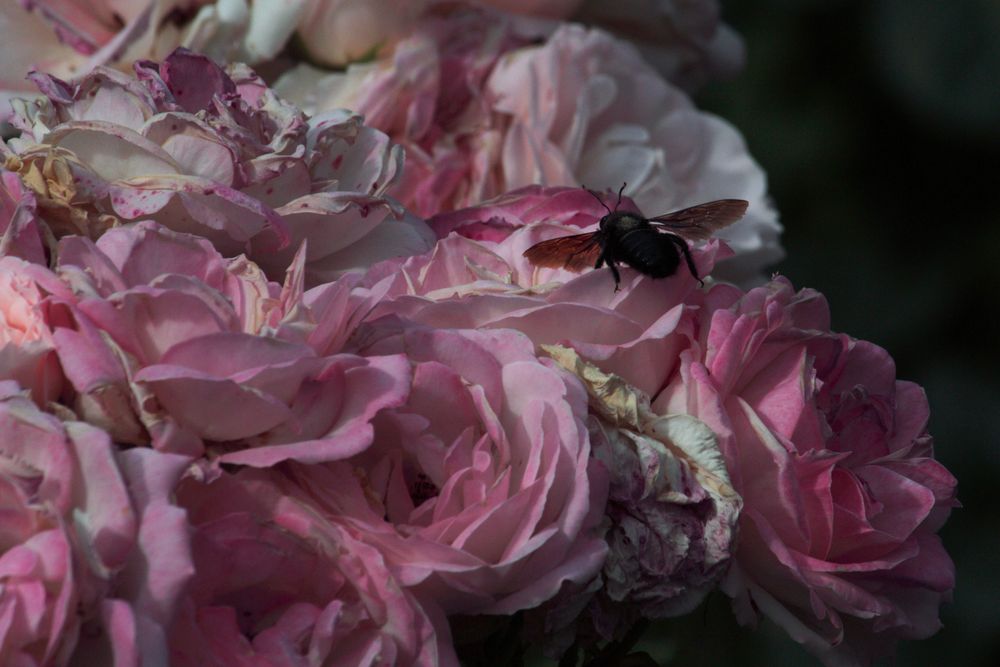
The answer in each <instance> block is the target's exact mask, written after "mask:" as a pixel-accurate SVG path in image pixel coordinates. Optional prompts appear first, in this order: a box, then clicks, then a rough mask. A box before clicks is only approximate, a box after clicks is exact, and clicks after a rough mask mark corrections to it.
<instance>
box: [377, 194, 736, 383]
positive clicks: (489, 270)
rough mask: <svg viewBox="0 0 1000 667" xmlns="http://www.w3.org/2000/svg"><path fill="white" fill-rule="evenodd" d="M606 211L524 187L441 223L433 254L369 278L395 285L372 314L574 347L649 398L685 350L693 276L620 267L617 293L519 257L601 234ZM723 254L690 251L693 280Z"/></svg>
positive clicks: (599, 281) (603, 274)
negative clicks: (564, 239)
mask: <svg viewBox="0 0 1000 667" xmlns="http://www.w3.org/2000/svg"><path fill="white" fill-rule="evenodd" d="M622 206H623V207H632V206H633V205H632V204H631V202H623V204H622ZM602 212H603V213H605V214H606V211H604V209H603V207H602V206H601V204H600V203H599V202H598V201H597V200H596V199H595V198H594V197H593V196H592V195H591V194H589V193H587V192H585V191H584V190H582V189H580V188H538V187H529V188H524V189H522V190H519V191H515V192H512V193H510V194H508V195H505V196H503V197H499V198H497V199H496V200H493V201H491V202H486V203H484V204H483V205H482V206H478V207H475V208H472V209H468V210H464V211H457V212H455V213H453V214H445V215H441V216H436V217H435V218H434V219H433V220H432V226H433V227H434V228H435V229H436V230H437V231H438V232H439V233H442V234H444V233H447V232H448V231H449V230H454V231H455V232H456V233H454V234H451V235H450V236H447V237H446V238H444V239H443V240H441V241H439V242H438V245H437V247H436V248H435V249H434V252H433V253H429V254H426V255H419V256H415V257H411V258H409V259H407V260H403V261H389V262H384V263H382V264H379V265H376V266H374V267H372V269H371V270H370V271H369V273H368V275H367V280H368V281H369V282H372V283H377V282H378V281H381V280H384V279H386V278H388V279H389V280H391V284H390V286H389V288H388V290H387V292H386V296H385V297H384V298H383V300H382V302H381V303H380V304H379V305H378V306H377V307H376V308H375V310H374V312H373V314H372V315H371V317H377V316H379V315H382V314H387V313H394V314H397V315H400V316H402V317H406V318H408V319H411V320H413V321H415V322H419V323H421V324H424V325H427V326H434V327H452V326H461V327H469V328H490V329H501V328H513V329H517V330H519V331H521V332H522V333H524V334H526V335H527V336H528V337H529V338H531V340H532V341H533V342H534V343H535V344H537V345H542V344H560V345H564V346H567V347H571V348H573V349H574V350H576V351H577V352H578V353H579V354H580V355H581V356H583V357H584V358H585V359H587V360H588V361H590V362H591V363H594V364H596V365H597V366H598V367H599V368H601V369H602V370H603V371H605V372H608V373H616V374H618V375H621V376H623V377H626V378H628V381H629V382H630V383H631V384H632V385H634V386H635V387H636V388H638V389H639V390H641V391H643V392H645V393H647V394H648V395H650V396H654V395H656V394H657V393H658V392H659V391H660V390H661V389H662V388H663V387H664V386H665V385H666V384H667V382H668V380H669V378H670V376H671V373H673V372H674V369H675V367H676V363H677V353H678V351H679V350H680V349H681V346H682V345H684V344H685V341H686V338H685V337H684V336H682V335H681V334H680V333H679V332H680V331H683V330H684V328H685V327H686V326H690V323H689V322H688V320H689V319H690V317H691V313H690V312H689V308H688V307H687V305H686V303H687V301H688V300H689V299H690V296H691V294H692V293H693V292H694V291H696V290H697V289H698V286H699V284H698V281H697V280H695V278H694V277H693V276H692V275H691V273H690V271H689V270H688V269H687V268H686V267H684V266H681V267H679V268H678V270H677V272H676V273H675V274H674V275H672V276H670V277H669V278H665V279H662V280H654V279H651V278H649V277H647V276H644V275H642V274H640V273H638V272H637V271H635V270H633V269H631V268H628V267H623V268H622V269H621V272H622V279H623V282H622V289H621V291H619V292H615V289H614V281H613V279H612V277H611V274H610V272H609V271H608V270H607V269H600V270H588V271H584V272H583V273H574V272H571V271H568V270H565V269H551V268H540V267H537V266H534V265H533V264H531V262H529V261H528V260H527V259H526V258H525V257H524V256H523V255H524V251H525V250H526V249H528V248H529V247H531V246H532V245H534V244H535V243H537V242H538V241H541V240H544V239H548V238H553V237H555V236H563V235H567V234H573V233H580V232H584V231H594V230H595V228H596V223H597V220H598V219H599V215H600V214H601V213H602ZM576 225H580V227H576ZM460 234H461V235H462V236H459V235H460ZM466 236H468V237H471V238H465V237H466ZM473 239H475V240H473ZM725 252H726V251H725V250H724V249H722V248H721V247H720V245H719V243H718V242H717V241H710V242H708V243H706V244H704V245H702V246H699V247H695V248H693V249H692V255H693V257H694V261H695V264H696V266H697V268H698V274H699V275H700V276H706V275H708V274H709V273H710V272H711V271H712V266H713V264H714V262H715V259H716V257H717V256H720V255H723V256H724V253H725Z"/></svg>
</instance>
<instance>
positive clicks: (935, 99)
mask: <svg viewBox="0 0 1000 667" xmlns="http://www.w3.org/2000/svg"><path fill="white" fill-rule="evenodd" d="M723 15H724V17H725V19H726V21H727V23H729V24H730V25H731V26H732V27H733V28H735V29H736V31H737V32H739V33H740V34H741V35H742V36H743V38H744V40H745V43H746V47H747V56H748V61H747V68H746V70H745V71H744V72H743V73H742V74H741V75H740V76H739V77H737V78H736V79H735V80H733V81H729V82H721V83H716V84H713V85H712V86H710V87H709V89H707V90H704V91H701V92H700V93H699V94H698V95H697V96H696V101H697V102H698V104H699V106H701V107H703V108H706V109H708V110H711V111H714V112H715V113H718V114H719V115H721V116H723V117H724V118H726V119H728V120H729V121H730V122H732V123H733V124H734V125H735V126H736V127H738V128H739V129H740V130H741V131H742V132H743V134H744V136H745V138H746V140H747V143H748V144H749V146H750V150H751V153H752V154H753V155H754V156H755V157H756V158H757V160H758V161H759V162H760V163H761V165H762V166H763V167H764V169H765V170H766V171H767V172H768V176H769V179H770V191H771V194H772V196H773V198H774V200H775V203H776V204H777V207H778V210H779V211H781V214H782V221H783V223H784V225H785V228H786V231H785V236H784V243H785V247H786V249H787V251H788V256H787V259H786V260H784V261H783V262H782V263H781V264H780V265H778V266H777V267H775V269H776V270H777V271H778V272H780V273H782V274H784V275H786V276H788V277H789V278H790V279H791V280H792V281H793V282H794V283H795V284H796V285H797V286H799V287H812V288H815V289H818V290H820V291H821V292H823V294H825V295H826V297H827V299H828V300H829V302H830V307H831V310H832V313H833V324H834V328H835V329H836V330H838V331H843V332H847V333H849V334H851V335H853V336H855V337H857V338H864V339H867V340H870V341H873V342H875V343H877V344H879V345H881V346H883V347H885V348H886V349H888V350H889V352H890V353H891V354H892V355H893V356H894V358H895V359H896V362H897V367H898V374H899V377H900V378H901V379H905V380H912V381H915V382H917V383H919V384H921V385H923V387H924V388H925V389H926V391H927V394H928V396H929V399H930V404H931V432H932V433H933V435H934V437H935V443H936V453H937V456H938V458H939V459H940V460H941V461H943V462H944V464H945V465H947V466H948V468H949V469H950V470H951V471H952V472H953V473H954V474H955V475H956V476H957V477H958V480H959V498H960V500H961V501H962V503H963V505H964V507H962V508H961V509H958V510H956V511H955V512H954V513H953V514H952V517H951V519H950V521H949V522H948V524H947V525H946V526H945V528H944V529H943V530H942V532H941V535H942V537H943V539H944V541H945V545H946V546H947V548H948V550H949V552H950V553H951V555H952V557H953V558H954V560H955V563H956V567H957V570H958V586H957V588H956V591H955V600H954V602H953V603H952V604H950V605H947V606H945V607H944V609H943V612H942V620H943V622H944V625H945V627H944V629H943V630H941V631H940V632H939V633H938V634H937V635H935V636H934V637H933V638H931V639H929V640H925V641H920V642H908V643H903V644H901V646H900V651H899V656H898V660H897V662H896V663H895V664H897V665H900V666H902V667H909V666H911V665H914V666H937V665H959V664H960V665H963V666H971V667H975V666H978V665H982V666H984V667H985V666H987V665H989V666H992V665H1000V612H998V610H997V599H998V593H1000V567H997V564H996V559H997V557H998V555H1000V530H998V528H1000V511H998V510H1000V507H998V503H997V502H996V500H995V498H996V497H997V494H996V493H995V489H996V484H997V482H996V480H997V479H1000V382H998V377H1000V198H998V197H997V196H996V194H995V193H996V192H997V187H998V184H1000V2H997V0H953V1H952V2H944V1H941V0H757V1H756V2H728V3H726V2H724V3H723ZM638 648H642V649H644V650H647V651H649V652H650V654H652V655H654V656H656V657H657V659H658V660H659V661H660V662H661V663H662V664H667V665H670V666H671V667H682V666H688V665H692V666H693V665H740V667H756V666H761V667H763V666H764V665H775V664H787V665H813V664H818V663H817V661H816V660H815V659H813V658H811V657H810V656H808V654H806V653H805V652H804V651H803V650H802V649H801V648H799V647H798V646H797V645H795V644H793V643H792V642H791V641H790V640H788V639H787V638H786V637H785V636H784V635H783V633H782V632H781V631H780V630H778V629H777V628H775V627H774V626H773V625H771V624H769V623H766V622H765V623H762V624H761V626H760V627H759V628H758V629H757V630H756V631H752V630H749V629H740V628H738V627H737V626H736V624H735V622H734V621H733V618H732V614H731V613H730V611H729V608H728V601H727V600H726V599H725V597H724V596H722V595H721V594H715V595H714V596H713V597H712V598H711V599H710V600H709V602H708V603H707V604H706V605H705V606H703V608H702V609H700V610H699V611H697V612H695V613H694V614H692V615H691V616H689V617H687V618H684V619H678V620H676V621H671V622H668V623H663V624H661V625H660V626H658V627H657V628H656V629H655V630H654V631H652V632H650V633H647V635H646V638H645V644H640V645H639V647H638Z"/></svg>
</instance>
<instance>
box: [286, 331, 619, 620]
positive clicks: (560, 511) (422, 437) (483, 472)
mask: <svg viewBox="0 0 1000 667" xmlns="http://www.w3.org/2000/svg"><path fill="white" fill-rule="evenodd" d="M358 344H359V345H362V346H363V354H366V355H370V354H377V355H384V354H398V353H402V354H405V355H406V358H407V359H408V360H409V361H410V364H411V365H412V368H413V388H412V391H411V393H410V396H409V398H408V400H407V401H406V402H405V403H404V404H403V405H400V406H398V407H395V408H392V409H387V410H385V411H383V412H382V413H380V414H379V415H378V417H376V419H375V420H373V424H374V426H375V435H374V441H373V443H372V445H371V447H369V448H368V449H367V450H366V451H364V452H362V453H360V454H358V455H356V456H354V457H352V458H351V459H349V460H347V461H344V462H339V463H336V464H330V465H327V466H310V467H304V466H296V467H294V468H293V470H294V472H295V474H294V476H293V481H294V482H295V486H296V487H298V488H299V489H301V490H303V491H304V492H306V493H307V494H308V498H309V502H311V503H316V504H317V505H318V506H320V507H321V508H323V511H325V512H327V513H329V514H331V515H339V516H342V517H345V519H346V520H348V521H349V522H350V524H351V525H352V526H353V527H354V530H357V531H358V532H359V535H360V537H361V539H363V540H365V541H366V542H368V543H370V544H372V545H374V546H376V547H377V548H378V549H379V550H380V551H381V552H382V553H383V555H384V557H385V559H386V562H387V565H388V566H389V568H390V570H392V572H393V573H394V574H395V576H396V577H397V578H398V580H399V581H400V583H401V584H402V585H404V586H406V587H412V588H413V589H414V590H415V591H416V592H417V593H418V594H419V596H420V597H421V598H422V599H431V600H434V601H435V602H436V603H437V604H438V605H440V607H441V608H442V610H443V611H444V612H445V613H447V614H455V613H468V614H479V613H483V614H512V613H514V612H515V611H518V610H520V609H527V608H531V607H534V606H537V605H539V604H541V603H543V602H544V601H546V600H548V599H550V598H552V597H553V596H554V595H555V594H556V593H557V592H558V591H559V589H560V587H561V586H562V585H563V584H564V583H566V582H586V581H589V580H590V579H592V578H593V576H594V575H595V574H596V572H597V571H598V570H599V569H600V567H601V564H602V563H603V562H604V557H605V552H606V545H605V544H604V541H603V540H601V538H600V535H599V533H598V532H597V523H598V521H599V520H600V516H601V513H602V511H603V509H604V502H605V498H606V493H607V490H606V484H607V481H606V479H605V476H604V474H603V471H602V469H601V467H600V465H599V464H597V463H596V461H594V460H593V459H592V458H591V456H590V442H589V437H588V434H587V427H586V422H585V419H586V395H585V393H584V391H583V389H582V387H581V386H580V385H579V383H578V382H577V381H576V379H575V378H573V377H571V376H569V375H568V374H566V373H565V372H562V371H559V370H557V369H554V368H551V367H550V365H548V364H546V363H543V361H542V360H540V359H539V358H538V357H537V356H536V355H535V352H534V346H533V345H532V344H531V342H530V341H529V340H528V339H527V338H525V337H524V336H523V335H522V334H520V333H518V332H515V331H510V330H506V329H496V330H486V331H473V330H467V329H447V328H439V329H429V328H426V327H419V326H413V325H409V324H406V323H403V322H400V321H398V320H395V319H393V318H389V319H386V320H379V321H376V322H373V323H371V324H370V325H368V326H366V327H363V328H362V329H361V330H359V338H358Z"/></svg>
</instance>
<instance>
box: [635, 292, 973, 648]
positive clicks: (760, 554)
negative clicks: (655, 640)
mask: <svg viewBox="0 0 1000 667" xmlns="http://www.w3.org/2000/svg"><path fill="white" fill-rule="evenodd" d="M694 332H695V333H694V335H693V336H692V339H691V347H690V348H689V349H687V350H685V351H684V352H682V353H681V365H680V369H679V373H678V374H677V376H676V378H675V380H674V381H673V382H672V383H671V385H670V386H669V387H668V388H667V389H666V390H665V391H664V392H663V393H662V394H661V395H660V396H659V397H658V398H657V400H656V401H655V402H654V403H653V409H654V411H656V412H658V413H661V414H662V413H665V412H686V413H688V414H691V415H694V416H696V417H698V418H699V419H701V420H703V421H705V422H706V423H707V424H709V425H710V426H711V427H712V430H713V431H715V433H716V434H717V435H718V437H719V441H720V446H721V449H722V452H723V454H724V455H725V459H726V466H727V468H728V469H729V472H730V475H731V477H732V479H733V485H734V486H735V487H736V490H737V491H739V493H740V494H741V495H742V496H743V500H744V510H743V514H742V518H741V520H740V533H741V537H740V546H739V548H738V550H737V551H736V554H735V555H734V560H735V565H734V567H733V569H732V570H731V572H730V574H729V577H728V580H727V581H726V583H725V586H724V588H725V590H726V591H727V592H728V593H729V594H730V595H731V596H732V597H733V598H734V607H735V609H736V612H737V616H738V618H739V619H740V620H741V621H743V622H749V621H751V620H753V617H754V610H757V611H759V612H760V613H763V614H764V615H766V616H768V617H769V618H771V619H772V620H774V621H775V622H776V623H778V624H779V625H781V626H782V627H783V628H785V630H786V631H788V633H789V634H790V635H791V636H792V637H793V638H794V639H796V640H797V641H799V642H801V643H803V644H804V645H805V646H806V647H807V648H809V649H810V650H812V651H814V652H815V653H817V654H818V655H819V656H820V657H821V658H822V659H823V661H824V662H825V663H826V664H829V665H864V664H869V663H870V661H871V659H872V658H873V657H874V656H878V655H881V654H884V653H888V652H890V651H891V650H892V645H893V644H894V641H895V640H896V639H900V638H909V639H915V638H922V637H927V636H929V635H931V634H933V633H934V632H935V631H937V629H938V628H939V627H940V622H939V621H938V615H937V612H938V607H939V606H940V604H941V602H942V601H945V600H947V599H949V598H950V594H951V590H952V588H953V587H954V566H953V564H952V562H951V560H950V558H949V557H948V555H947V553H946V552H945V551H944V548H943V547H942V545H941V540H940V539H939V538H938V537H937V535H936V534H935V533H936V532H937V530H938V529H939V528H940V527H941V525H942V523H943V522H944V520H945V519H946V518H947V516H948V513H949V510H950V508H952V507H953V506H955V479H954V477H952V476H951V475H950V474H949V473H948V471H947V470H946V469H945V468H944V467H943V466H942V465H941V464H940V463H938V462H937V461H935V460H934V458H933V449H932V442H931V438H930V436H929V435H928V433H927V416H928V409H927V400H926V397H925V396H924V393H923V390H921V389H920V387H919V386H917V385H915V384H913V383H910V382H902V381H899V380H897V379H896V376H895V367H894V364H893V362H892V359H891V358H890V357H889V355H888V354H887V353H886V352H885V350H883V349H881V348H879V347H877V346H875V345H872V344H871V343H867V342H865V341H858V340H854V339H851V338H850V337H848V336H844V335H839V334H835V333H831V332H830V319H829V312H828V309H827V306H826V303H825V301H824V300H823V298H822V297H821V296H820V295H818V294H817V293H815V292H811V291H809V290H805V291H803V292H799V293H795V292H794V290H793V289H792V287H791V285H790V284H789V283H788V281H786V280H784V279H778V280H776V281H774V282H772V283H770V284H769V285H767V286H765V287H761V288H758V289H755V290H752V291H750V292H749V293H746V294H743V293H741V292H739V291H738V290H736V289H734V288H731V287H727V286H718V287H715V288H713V289H712V290H711V291H709V292H708V293H707V294H706V295H705V296H704V299H703V301H702V302H701V304H700V307H699V326H698V327H697V328H696V329H694Z"/></svg>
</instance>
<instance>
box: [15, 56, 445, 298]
mask: <svg viewBox="0 0 1000 667" xmlns="http://www.w3.org/2000/svg"><path fill="white" fill-rule="evenodd" d="M136 76H137V78H132V77H129V76H126V75H124V74H121V73H119V72H115V71H112V70H108V69H103V68H101V69H98V70H95V71H94V72H92V73H91V74H89V75H87V76H86V77H84V78H83V79H82V80H81V81H80V82H79V83H76V84H68V83H65V82H63V81H60V80H58V79H55V78H53V77H49V76H44V75H41V74H38V73H35V74H33V75H32V77H33V79H34V80H35V82H36V83H37V84H38V86H39V88H40V89H41V90H42V91H43V92H44V93H45V95H46V98H45V99H44V100H43V101H41V102H39V103H33V104H27V103H24V102H23V101H22V102H21V103H19V104H18V105H17V114H16V116H15V118H14V124H15V125H17V126H18V127H20V128H21V129H22V130H23V131H24V132H23V133H22V135H21V136H20V137H18V138H16V139H11V140H10V142H9V146H10V149H11V150H12V151H13V152H14V153H15V154H16V156H15V159H16V162H17V164H18V165H19V169H20V171H21V173H22V176H24V178H25V182H26V184H27V185H29V186H30V187H32V188H33V189H34V190H35V192H36V193H37V194H38V196H39V198H40V201H41V203H42V204H43V205H44V206H45V207H46V212H47V215H46V216H45V220H46V221H47V222H48V223H49V225H50V227H51V228H52V231H53V233H54V234H55V235H56V236H57V237H61V236H63V235H65V234H79V235H84V236H90V237H91V238H95V239H96V238H98V237H99V236H100V235H101V234H103V233H104V232H105V231H107V230H108V229H110V228H112V227H114V226H116V225H119V224H122V223H124V222H129V221H134V220H143V219H151V220H155V221H156V222H158V223H160V224H162V225H164V226H167V227H170V228H171V229H174V230H177V231H182V232H189V233H195V234H198V235H200V236H203V237H205V238H207V239H209V240H211V241H212V243H213V244H215V245H216V247H217V248H219V250H220V252H222V253H223V254H225V255H227V256H233V255H237V254H240V253H245V254H247V255H248V256H249V257H250V258H251V259H254V260H256V261H257V262H258V263H259V264H260V265H261V266H263V267H264V268H265V270H267V271H268V272H269V273H270V274H271V275H272V276H281V275H283V274H284V272H285V270H286V269H287V268H288V266H289V264H290V263H291V260H292V258H293V256H294V254H295V252H296V251H297V250H298V248H299V246H300V245H301V244H302V242H303V241H304V240H305V239H306V238H308V241H309V243H308V247H307V251H306V265H307V266H306V277H307V280H308V281H309V282H310V283H313V284H315V283H317V282H323V281H327V280H329V279H331V278H332V277H334V276H336V275H339V274H340V273H342V272H344V271H346V270H350V269H361V268H365V267H366V266H368V265H369V264H371V263H372V262H374V261H377V260H381V259H385V258H388V257H397V256H406V255H409V254H412V253H414V252H423V251H425V250H426V249H428V248H429V247H430V233H429V231H428V230H427V228H426V226H425V225H424V224H423V222H422V221H420V220H417V219H415V218H413V217H412V216H405V215H404V211H403V209H402V208H401V207H400V206H399V204H398V203H396V202H395V201H393V200H391V199H389V198H387V197H385V196H384V195H385V192H386V190H387V188H388V187H389V186H390V185H391V184H392V183H393V181H394V180H395V179H396V178H397V177H398V175H399V171H400V169H401V166H402V151H401V149H400V148H399V147H398V146H393V145H392V144H391V143H390V141H389V139H388V138H387V137H386V136H385V135H384V134H382V133H381V132H378V131H376V130H372V129H371V128H368V127H365V126H364V125H363V124H362V122H361V118H360V117H359V116H357V115H355V114H352V113H350V112H346V111H343V110H341V111H333V112H329V113H326V114H322V115H320V116H316V117H313V118H311V119H308V120H307V119H306V118H305V116H304V115H303V114H302V113H301V112H300V111H299V110H298V109H296V108H295V107H292V106H290V105H289V104H287V103H285V102H283V101H282V100H281V99H279V98H278V97H277V96H275V95H274V94H273V93H272V92H271V91H270V90H269V89H268V88H267V86H266V85H265V84H264V83H263V81H261V80H260V79H259V78H258V77H257V76H256V75H255V74H254V73H253V72H251V71H250V70H249V69H248V68H246V67H245V66H242V65H235V66H232V67H230V68H229V69H228V70H227V71H223V70H222V69H221V68H220V67H219V66H218V65H216V64H215V63H213V62H212V61H211V60H209V59H208V58H205V57H204V56H198V55H194V54H192V53H191V52H188V51H184V50H180V49H179V50H177V51H175V52H174V53H173V54H171V55H170V57H168V58H167V59H166V60H165V61H164V62H163V63H162V64H160V65H159V66H158V67H157V66H156V65H154V64H153V63H150V62H142V63H139V64H137V65H136ZM8 161H9V162H10V160H8ZM33 171H42V173H43V175H44V177H45V178H43V179H38V178H34V179H32V178H28V176H29V175H30V174H32V173H33ZM49 211H52V214H51V215H50V214H49Z"/></svg>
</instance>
